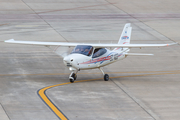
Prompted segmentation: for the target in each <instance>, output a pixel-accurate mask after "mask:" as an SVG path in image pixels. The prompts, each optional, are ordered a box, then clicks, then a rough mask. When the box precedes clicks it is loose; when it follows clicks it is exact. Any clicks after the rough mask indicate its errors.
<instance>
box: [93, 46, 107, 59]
mask: <svg viewBox="0 0 180 120" xmlns="http://www.w3.org/2000/svg"><path fill="white" fill-rule="evenodd" d="M106 52H107V50H106V49H105V48H96V49H95V50H94V53H93V56H92V58H96V57H99V56H101V55H103V54H105V53H106Z"/></svg>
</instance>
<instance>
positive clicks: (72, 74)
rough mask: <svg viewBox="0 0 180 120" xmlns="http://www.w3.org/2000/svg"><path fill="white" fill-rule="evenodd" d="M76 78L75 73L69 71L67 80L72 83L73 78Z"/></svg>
mask: <svg viewBox="0 0 180 120" xmlns="http://www.w3.org/2000/svg"><path fill="white" fill-rule="evenodd" d="M76 78H77V74H75V73H73V72H72V73H71V74H70V76H69V81H70V82H71V83H73V82H74V81H75V80H76Z"/></svg>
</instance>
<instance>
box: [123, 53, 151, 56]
mask: <svg viewBox="0 0 180 120" xmlns="http://www.w3.org/2000/svg"><path fill="white" fill-rule="evenodd" d="M125 55H126V56H137V55H138V56H149V55H154V54H142V53H126V54H125Z"/></svg>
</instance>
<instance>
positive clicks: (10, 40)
mask: <svg viewBox="0 0 180 120" xmlns="http://www.w3.org/2000/svg"><path fill="white" fill-rule="evenodd" d="M12 41H14V39H9V40H5V41H4V42H12Z"/></svg>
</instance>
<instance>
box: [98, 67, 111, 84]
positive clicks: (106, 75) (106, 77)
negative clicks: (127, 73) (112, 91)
mask: <svg viewBox="0 0 180 120" xmlns="http://www.w3.org/2000/svg"><path fill="white" fill-rule="evenodd" d="M99 70H101V72H102V74H103V75H104V81H108V80H109V75H108V74H104V72H103V70H102V69H101V68H99Z"/></svg>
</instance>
